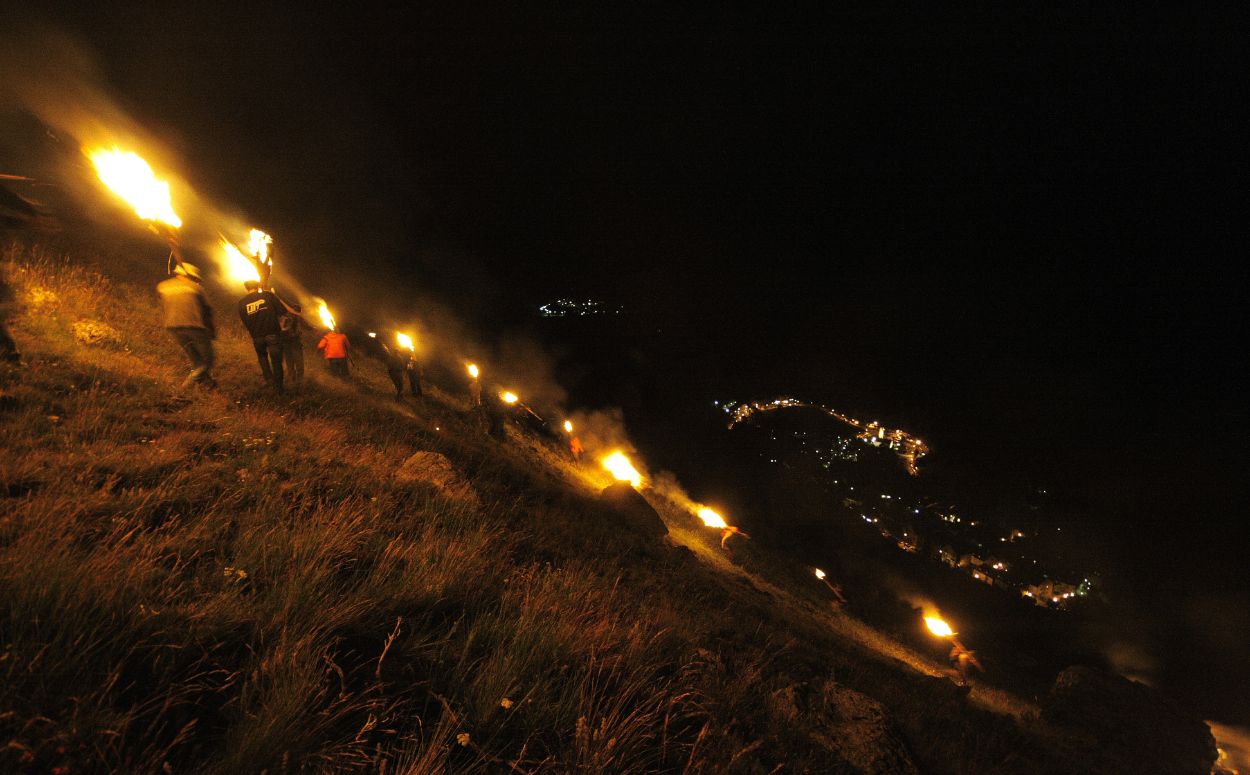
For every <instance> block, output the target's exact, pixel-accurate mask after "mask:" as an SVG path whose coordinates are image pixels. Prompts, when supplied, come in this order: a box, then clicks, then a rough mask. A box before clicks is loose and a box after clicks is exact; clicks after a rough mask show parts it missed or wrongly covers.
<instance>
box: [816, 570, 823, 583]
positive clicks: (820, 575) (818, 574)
mask: <svg viewBox="0 0 1250 775" xmlns="http://www.w3.org/2000/svg"><path fill="white" fill-rule="evenodd" d="M815 570H816V578H818V579H820V580H821V581H824V579H825V572H824V571H823V570H821V569H820V568H816V569H815Z"/></svg>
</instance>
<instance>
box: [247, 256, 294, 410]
mask: <svg viewBox="0 0 1250 775" xmlns="http://www.w3.org/2000/svg"><path fill="white" fill-rule="evenodd" d="M243 287H244V288H245V289H246V290H247V294H246V295H245V296H244V297H243V298H241V299H239V320H241V321H243V325H244V327H246V328H247V332H248V333H249V334H251V336H252V347H253V348H254V349H255V350H256V360H258V361H260V371H261V374H263V375H264V377H265V381H266V382H268V383H269V384H270V385H273V387H274V390H276V391H277V393H278V395H282V393H283V392H284V391H283V384H282V327H281V324H280V322H279V317H280V316H281V315H282V314H283V312H284V311H285V310H286V307H285V306H284V305H283V304H282V302H281V301H280V300H279V299H278V297H277V295H276V294H274V292H273V291H266V290H262V289H261V284H260V281H259V280H248V281H246V282H244V283H243Z"/></svg>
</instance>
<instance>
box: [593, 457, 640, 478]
mask: <svg viewBox="0 0 1250 775" xmlns="http://www.w3.org/2000/svg"><path fill="white" fill-rule="evenodd" d="M599 463H600V464H601V465H602V466H603V467H604V468H606V469H607V470H608V471H609V472H610V473H611V474H612V476H613V477H614V478H615V479H616V480H617V481H618V482H629V483H630V484H631V485H633V486H634V487H640V486H641V485H642V474H640V473H638V469H636V468H634V464H633V463H631V462H629V458H627V457H625V453H624V452H621V451H620V450H617V451H616V452H613V453H612V454H611V455H608V456H607V457H605V458H604V459H603V460H600V461H599Z"/></svg>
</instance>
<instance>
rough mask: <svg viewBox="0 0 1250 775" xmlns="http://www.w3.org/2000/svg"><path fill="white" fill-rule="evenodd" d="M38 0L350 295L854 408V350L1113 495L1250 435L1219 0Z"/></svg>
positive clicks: (883, 401) (128, 94)
mask: <svg viewBox="0 0 1250 775" xmlns="http://www.w3.org/2000/svg"><path fill="white" fill-rule="evenodd" d="M214 5H217V4H214ZM1048 14H1050V15H1048ZM43 18H45V19H46V20H48V21H51V22H52V23H54V24H56V25H57V26H59V27H61V28H63V29H67V30H69V31H70V32H71V33H73V34H75V35H78V36H80V37H81V39H83V40H84V41H85V42H86V44H87V45H88V47H90V48H91V49H93V50H94V51H95V53H96V54H97V56H98V59H99V64H100V67H101V69H102V72H103V74H104V77H105V81H106V83H107V85H108V86H109V88H110V89H112V90H113V92H114V94H115V96H116V97H118V98H119V99H120V100H121V101H122V103H123V104H124V106H125V107H126V108H128V109H129V110H130V111H131V112H132V113H133V114H134V115H135V116H136V117H137V118H139V119H140V121H142V123H143V124H144V125H145V126H146V127H148V128H149V129H151V130H152V131H153V132H154V133H155V134H157V136H160V137H162V138H164V139H166V140H167V141H168V142H169V143H170V144H171V145H172V146H173V147H174V148H175V149H176V150H177V151H178V152H179V153H180V154H181V156H182V157H183V159H184V160H185V163H186V165H187V167H188V169H186V170H185V175H186V176H187V177H188V178H189V179H190V180H192V181H194V182H195V184H196V185H197V186H199V187H200V188H201V189H204V190H206V191H207V192H209V193H210V194H211V195H214V196H217V197H220V198H221V199H224V200H228V201H232V202H235V203H237V204H238V205H239V206H240V207H241V209H242V210H243V211H244V212H246V213H248V214H249V215H250V216H251V217H253V218H255V219H256V221H257V222H259V223H260V224H261V225H263V226H266V227H268V228H269V230H270V231H272V232H273V233H275V234H276V235H278V238H279V245H280V247H281V248H285V249H286V250H287V251H288V254H289V255H291V256H294V257H296V259H297V260H298V262H299V265H300V267H301V269H302V270H303V277H302V279H304V281H305V282H306V283H307V284H308V285H309V286H310V287H312V288H313V289H314V290H317V289H318V287H319V283H320V287H322V288H325V287H327V284H326V283H325V282H324V281H325V279H326V278H327V277H330V276H332V275H333V269H332V267H334V266H340V265H346V266H348V267H350V273H351V280H352V282H349V283H337V282H336V283H335V285H336V286H337V287H335V292H336V297H337V298H340V299H343V300H345V301H347V302H354V303H356V304H358V305H359V306H362V307H363V306H365V304H366V303H367V302H368V301H375V300H378V299H382V300H383V302H384V303H385V304H388V305H395V306H402V304H403V301H402V300H403V298H404V297H405V296H406V293H407V292H406V291H404V290H403V289H405V288H410V289H412V293H414V294H415V293H417V292H428V293H431V294H433V295H435V296H437V297H438V298H440V299H442V300H444V301H445V302H447V303H448V304H449V305H450V306H451V307H452V308H453V309H456V310H457V311H459V312H460V313H461V314H463V315H464V316H466V317H467V318H468V319H469V320H470V321H477V322H478V323H479V324H480V325H481V326H483V327H485V328H487V329H489V328H490V327H491V326H492V325H495V326H498V325H499V324H500V323H501V322H502V321H508V320H512V319H514V318H515V314H514V312H515V310H516V309H523V308H531V309H532V307H533V305H535V304H537V303H540V302H542V301H547V300H550V299H552V298H554V297H557V296H559V295H563V294H569V293H575V294H584V295H590V296H595V297H602V298H607V299H610V300H613V301H618V302H621V303H624V304H626V305H627V306H628V307H629V308H630V309H631V310H632V311H633V312H634V314H635V315H636V316H638V317H640V318H643V319H645V320H652V319H654V320H655V321H656V324H657V327H660V326H663V327H665V334H666V336H669V337H672V339H673V342H674V348H675V349H677V348H680V347H687V348H689V349H690V350H692V351H703V353H704V356H705V357H706V358H708V359H709V360H711V361H713V362H715V361H716V359H719V358H728V359H731V360H732V366H731V367H730V368H731V370H732V371H735V372H737V373H738V374H741V375H743V377H744V382H745V383H746V384H748V385H749V386H750V387H751V388H752V389H758V390H781V391H785V392H800V393H804V394H807V395H811V396H812V397H814V398H819V399H822V400H826V401H829V402H831V403H833V404H835V405H843V404H845V402H846V401H847V400H848V399H847V398H846V396H845V391H846V386H847V383H848V381H849V380H848V378H847V375H855V376H854V380H853V381H854V382H855V384H856V385H857V387H858V388H859V389H860V392H861V394H867V395H871V396H873V397H874V398H875V401H876V402H877V403H878V405H877V406H875V407H867V408H866V410H872V409H875V410H876V411H878V412H880V413H881V414H888V413H890V412H893V413H894V416H895V417H896V418H897V419H898V420H899V421H903V422H908V423H912V424H915V425H916V426H917V427H925V426H926V425H927V426H930V427H933V428H934V429H935V432H937V433H939V435H941V434H943V433H944V432H945V433H946V439H945V441H946V442H947V444H948V446H949V445H950V444H951V443H952V442H953V443H954V444H955V446H956V448H958V447H959V445H960V444H963V445H964V446H966V447H968V449H969V450H970V452H969V454H970V455H971V456H972V458H973V459H976V458H977V448H978V447H986V446H989V445H985V444H974V443H970V442H969V440H970V439H984V438H1001V437H1020V438H1025V439H1031V440H1032V441H1033V443H1032V444H1031V445H1030V444H1027V443H1026V444H1025V445H1023V446H1024V448H1025V449H1024V452H1023V454H1021V455H1019V456H1015V457H1013V458H1012V459H1013V460H1018V461H1020V463H1019V464H1020V465H1021V466H1024V467H1026V468H1027V467H1039V466H1040V467H1044V468H1045V467H1049V468H1054V469H1059V470H1063V469H1065V468H1072V467H1073V466H1074V465H1079V466H1082V467H1088V466H1090V465H1092V464H1094V463H1096V462H1098V461H1106V460H1107V459H1108V456H1109V455H1114V456H1117V457H1119V458H1120V459H1126V457H1132V458H1134V459H1135V460H1136V461H1137V462H1138V463H1139V464H1140V465H1139V467H1138V468H1134V469H1132V470H1129V471H1128V472H1127V473H1126V472H1125V471H1123V470H1121V467H1116V466H1112V467H1111V468H1110V469H1109V471H1108V476H1124V477H1127V479H1128V480H1129V481H1126V482H1124V484H1123V485H1117V487H1116V488H1113V489H1116V490H1119V489H1122V488H1123V487H1126V486H1130V485H1131V484H1132V481H1131V480H1132V477H1134V476H1138V477H1141V478H1143V479H1144V478H1147V477H1156V478H1157V474H1158V469H1159V468H1160V467H1167V468H1169V470H1170V471H1172V472H1173V473H1175V472H1176V471H1177V470H1178V469H1177V468H1176V465H1177V464H1178V460H1179V461H1180V465H1181V466H1182V469H1184V468H1198V469H1202V470H1200V471H1195V475H1196V476H1202V477H1204V478H1206V479H1210V478H1211V477H1213V476H1214V477H1215V478H1216V479H1217V480H1218V479H1219V476H1218V474H1219V473H1220V472H1222V470H1223V467H1225V466H1231V465H1233V464H1232V463H1231V461H1240V459H1241V458H1242V455H1241V454H1240V453H1239V452H1237V449H1238V448H1239V447H1240V445H1239V444H1238V443H1237V442H1235V441H1233V438H1235V436H1234V435H1233V434H1232V433H1231V432H1230V431H1229V430H1225V431H1222V432H1221V431H1219V430H1217V429H1219V428H1228V427H1229V426H1236V425H1238V424H1240V425H1241V426H1244V419H1245V410H1244V408H1243V404H1242V398H1241V397H1242V395H1243V392H1244V391H1243V389H1242V388H1243V387H1244V383H1243V382H1241V381H1240V379H1239V378H1238V374H1237V372H1238V371H1239V369H1238V368H1237V367H1238V366H1239V365H1240V364H1239V360H1240V359H1239V358H1238V357H1237V356H1236V355H1235V353H1236V352H1237V351H1238V350H1239V349H1240V348H1239V347H1238V344H1239V340H1240V338H1241V336H1242V333H1243V331H1244V330H1245V313H1244V304H1243V303H1242V301H1241V297H1242V291H1243V290H1244V288H1245V284H1246V269H1245V263H1244V261H1243V260H1241V256H1240V255H1239V254H1237V253H1235V252H1234V251H1233V250H1232V233H1233V229H1232V208H1230V207H1229V206H1228V205H1227V204H1226V201H1227V196H1228V192H1229V191H1230V190H1232V186H1231V184H1232V183H1233V181H1235V180H1238V179H1239V178H1240V177H1241V176H1242V174H1243V173H1244V172H1245V170H1244V165H1243V164H1242V163H1241V162H1240V161H1238V159H1240V155H1238V156H1233V155H1230V153H1229V151H1230V150H1231V148H1232V144H1233V139H1232V129H1233V127H1234V126H1235V124H1234V122H1233V113H1234V109H1235V107H1236V105H1235V104H1234V102H1233V100H1232V98H1231V93H1232V92H1231V87H1232V86H1233V85H1234V84H1235V83H1236V81H1237V75H1238V72H1239V71H1238V69H1237V68H1236V66H1235V64H1236V63H1235V61H1234V59H1233V57H1232V53H1233V51H1234V41H1233V40H1232V38H1231V36H1230V35H1229V32H1228V28H1227V27H1225V26H1222V25H1221V23H1220V20H1218V19H1195V18H1189V17H1183V16H1177V17H1175V18H1166V17H1163V16H1154V17H1151V16H1148V15H1142V14H1140V13H1139V14H1135V15H1133V16H1132V17H1122V16H1118V15H1116V14H1114V13H1112V12H1098V11H1085V12H1083V15H1079V16H1066V15H1060V14H1058V13H1057V12H1056V13H1053V14H1052V13H1051V12H1047V11H1042V10H1037V11H1018V12H1016V13H1015V14H1014V15H1007V16H1002V15H1000V16H993V17H985V16H981V17H970V18H961V19H956V18H938V17H915V16H910V17H901V18H884V17H879V16H876V15H872V14H866V13H854V12H845V11H817V12H810V13H809V12H807V11H798V10H789V11H777V10H775V9H770V10H767V11H765V10H756V11H754V12H731V11H726V10H723V9H722V10H716V11H710V10H698V9H693V8H686V9H673V8H668V7H664V6H662V5H658V4H657V5H646V6H641V7H633V8H630V9H615V10H613V9H603V8H600V7H598V6H597V5H589V4H583V5H572V6H568V7H565V8H563V9H562V10H550V9H548V10H546V11H544V12H542V13H535V12H532V11H529V10H524V9H522V8H521V7H520V6H515V5H505V6H503V7H500V8H493V9H489V10H476V11H466V10H463V9H460V8H458V7H451V6H443V7H430V8H426V9H424V10H418V11H415V12H413V11H411V9H410V12H408V13H406V14H404V15H380V14H379V13H376V12H372V11H368V12H367V11H364V10H362V9H358V8H356V7H354V6H353V7H343V8H340V9H339V10H337V11H331V12H329V13H328V14H325V13H318V14H299V13H292V12H290V11H288V10H286V9H275V8H268V9H267V8H253V7H248V8H247V9H236V10H235V11H229V10H226V11H223V10H221V8H220V7H214V8H211V9H209V8H203V9H200V8H197V7H195V6H193V5H189V4H169V5H166V6H161V7H156V8H153V7H150V6H148V7H142V8H133V7H127V6H124V5H122V6H118V5H112V4H110V5H109V6H108V7H105V6H104V5H99V6H94V7H92V6H88V7H85V8H73V9H67V10H64V11H62V12H59V13H54V12H51V11H48V12H44V17H43ZM353 291H355V292H353ZM747 377H749V379H747ZM930 435H932V434H930ZM956 439H958V440H956ZM1030 449H1032V450H1033V453H1032V454H1029V450H1030ZM983 457H987V458H993V457H995V456H993V455H987V456H983ZM997 457H1001V456H997ZM1103 464H1104V465H1105V462H1104V463H1103ZM1235 465H1236V466H1239V465H1240V464H1239V462H1238V463H1236V464H1235ZM1139 469H1140V470H1139ZM1147 471H1149V472H1150V473H1147ZM1094 489H1098V486H1095V487H1094ZM1103 489H1107V488H1103ZM1104 495H1105V493H1104ZM1214 508H1216V507H1215V506H1214V505H1213V506H1210V507H1208V511H1209V510H1210V509H1214Z"/></svg>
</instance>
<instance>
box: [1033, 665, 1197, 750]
mask: <svg viewBox="0 0 1250 775" xmlns="http://www.w3.org/2000/svg"><path fill="white" fill-rule="evenodd" d="M1042 712H1043V715H1044V716H1045V718H1046V720H1048V721H1050V722H1052V723H1054V724H1057V725H1059V726H1061V727H1064V728H1067V729H1068V730H1070V731H1072V732H1073V733H1074V734H1075V736H1076V737H1079V738H1083V739H1085V740H1087V741H1088V742H1089V743H1090V749H1091V752H1090V756H1091V757H1094V759H1093V760H1091V761H1090V771H1091V772H1132V773H1160V775H1162V774H1163V773H1167V774H1168V775H1186V774H1187V773H1193V775H1207V773H1210V772H1211V765H1212V764H1213V763H1214V762H1215V759H1216V755H1217V754H1216V750H1215V738H1214V737H1212V735H1211V730H1210V729H1209V728H1208V727H1207V725H1206V724H1204V723H1203V722H1202V721H1201V720H1199V719H1197V718H1195V717H1194V716H1192V715H1190V714H1188V713H1186V712H1185V711H1184V710H1183V709H1181V708H1179V707H1178V706H1176V705H1175V704H1174V703H1173V702H1171V701H1170V700H1168V699H1166V698H1165V697H1163V696H1162V695H1160V694H1159V693H1158V692H1156V691H1155V690H1154V689H1151V688H1150V687H1149V686H1146V685H1145V684H1141V683H1138V682H1136V681H1130V680H1128V679H1127V678H1121V677H1120V676H1117V675H1112V674H1109V673H1104V672H1101V671H1099V670H1094V669H1092V668H1088V667H1069V668H1068V669H1066V670H1064V671H1063V672H1062V673H1060V674H1059V676H1058V677H1057V678H1056V679H1055V684H1054V686H1053V687H1052V688H1051V690H1050V694H1049V696H1048V697H1047V698H1046V701H1045V704H1044V706H1043V710H1042Z"/></svg>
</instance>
